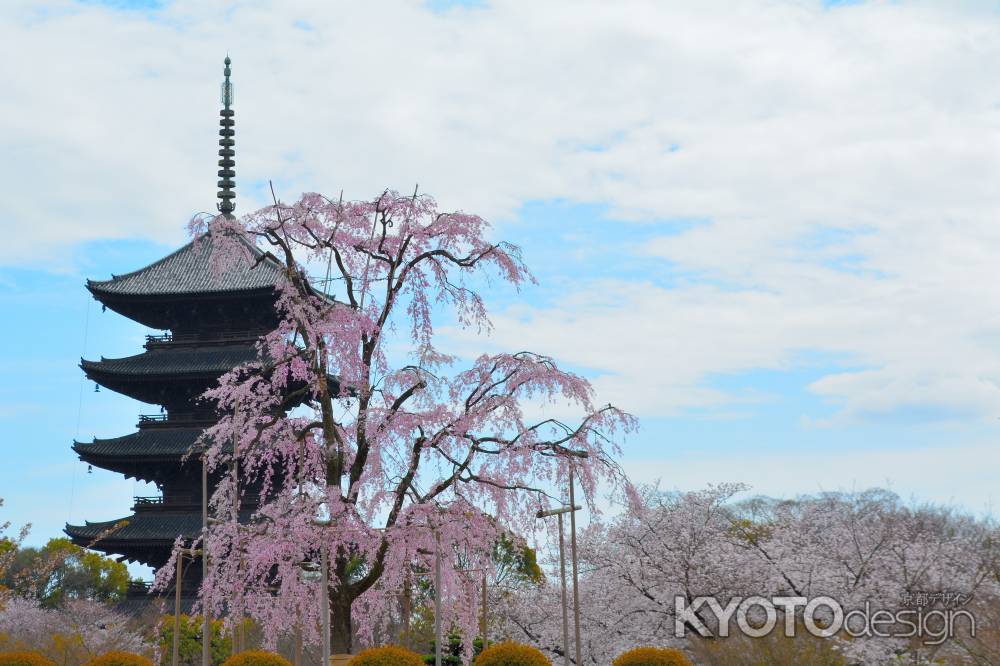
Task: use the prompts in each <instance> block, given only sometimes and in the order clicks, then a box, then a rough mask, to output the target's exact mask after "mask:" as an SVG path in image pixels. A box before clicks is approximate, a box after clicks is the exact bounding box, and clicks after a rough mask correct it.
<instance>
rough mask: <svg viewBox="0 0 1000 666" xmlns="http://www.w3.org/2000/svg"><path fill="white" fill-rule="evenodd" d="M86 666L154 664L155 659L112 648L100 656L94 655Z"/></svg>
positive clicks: (138, 665)
mask: <svg viewBox="0 0 1000 666" xmlns="http://www.w3.org/2000/svg"><path fill="white" fill-rule="evenodd" d="M86 666H153V660H152V659H150V658H149V657H144V656H142V655H141V654H135V653H134V652H123V651H121V650H112V651H111V652H106V653H104V654H102V655H100V656H99V657H94V658H93V659H91V660H90V661H88V662H87V663H86Z"/></svg>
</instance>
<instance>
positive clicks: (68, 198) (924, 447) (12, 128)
mask: <svg viewBox="0 0 1000 666" xmlns="http://www.w3.org/2000/svg"><path fill="white" fill-rule="evenodd" d="M834 5H835V6H834ZM372 25H378V26H379V30H378V31H374V32H373V31H370V30H369V28H368V27H369V26H372ZM275 44H281V45H282V47H281V48H277V47H275V46H274V45H275ZM227 50H228V51H229V53H230V54H231V55H232V56H233V61H234V65H233V71H234V80H235V82H236V90H237V96H236V99H237V103H236V109H237V116H236V118H237V174H238V175H237V184H238V192H239V199H238V205H239V209H238V210H239V211H241V212H247V211H249V210H251V209H252V208H253V207H255V206H259V205H263V204H264V203H266V197H265V187H266V183H267V182H268V180H269V179H271V180H273V181H274V183H275V186H276V188H277V190H278V192H279V193H280V194H281V196H283V197H284V198H293V197H295V196H296V195H297V194H298V193H299V192H302V191H320V192H324V193H327V194H330V195H332V196H336V195H337V194H338V193H339V191H340V190H341V189H343V190H344V194H345V196H346V197H348V198H364V197H368V196H372V195H375V194H377V193H378V192H379V191H381V190H382V189H383V188H385V187H387V186H388V187H394V188H397V189H399V190H403V191H409V190H411V189H412V187H413V185H414V183H419V184H420V189H421V191H423V192H428V193H431V194H433V195H435V196H436V197H437V198H438V199H439V201H440V202H441V205H442V207H444V208H461V209H464V210H468V211H474V212H478V213H480V214H483V215H484V216H486V217H487V218H489V219H491V220H493V221H494V224H495V234H496V236H497V238H503V239H507V240H511V241H513V242H516V243H518V244H520V245H521V246H522V247H523V249H524V254H525V258H526V259H527V261H528V263H529V265H530V266H531V267H532V268H533V270H534V271H535V273H536V275H537V276H538V278H539V281H540V284H539V285H538V286H537V287H529V288H528V289H526V290H525V291H523V292H522V293H520V294H518V293H514V292H511V291H510V290H506V289H503V288H495V287H491V288H490V289H489V290H488V304H489V305H490V307H491V309H492V311H493V313H494V322H495V324H496V327H495V330H494V332H493V334H492V336H491V337H489V338H480V337H476V336H474V335H472V334H471V333H469V332H462V331H458V330H455V329H452V328H448V327H445V328H444V329H443V330H442V331H441V335H442V342H443V343H444V344H445V345H446V346H448V347H449V348H452V349H455V350H458V352H459V353H461V354H464V355H472V354H474V353H476V352H477V351H479V350H482V349H506V350H510V349H514V348H523V347H525V346H527V347H528V348H531V349H533V350H535V351H539V352H542V353H547V354H551V355H553V356H555V357H556V358H558V359H561V360H562V361H563V362H564V364H565V365H566V366H567V367H569V368H572V369H574V370H576V371H579V372H581V373H584V374H585V375H587V376H588V377H590V378H591V379H592V381H593V382H594V384H595V387H596V388H597V391H598V394H599V397H600V398H601V399H602V400H610V401H613V402H614V403H616V404H618V405H620V406H622V407H624V408H625V409H627V410H629V411H632V412H633V413H635V414H636V415H637V416H639V418H640V419H641V423H642V428H641V431H640V433H639V434H638V435H636V436H634V437H632V438H631V439H630V440H628V441H627V442H626V444H625V453H624V456H623V460H622V463H623V465H624V467H625V469H626V470H627V471H629V473H630V474H632V475H633V477H634V478H635V479H636V480H638V481H643V482H654V481H656V480H660V482H661V485H662V486H664V487H668V488H679V489H685V490H686V489H695V488H700V487H703V486H704V485H706V484H708V483H718V482H723V481H743V482H746V483H749V484H751V485H752V486H753V488H754V491H756V492H761V493H766V494H770V495H779V496H792V495H795V494H798V493H805V492H816V491H819V490H834V489H852V488H863V487H868V486H871V485H888V486H889V487H891V488H893V489H894V490H896V491H897V492H899V493H900V494H902V495H904V496H907V497H913V498H915V499H916V500H920V501H924V500H926V501H935V502H945V503H952V504H957V505H959V506H961V507H964V508H966V509H968V510H971V511H975V512H983V511H988V510H990V508H991V505H992V503H993V502H994V501H996V500H997V496H996V489H995V488H996V484H995V482H994V480H995V474H994V473H993V472H992V470H994V469H996V466H997V465H998V464H1000V454H998V450H997V445H996V442H997V437H998V435H1000V431H998V429H1000V420H998V417H1000V282H998V281H997V280H996V270H997V269H996V266H997V265H998V261H997V259H998V258H1000V227H998V226H997V224H996V220H997V219H998V213H1000V189H998V188H997V187H996V183H998V182H1000V111H998V109H1000V80H998V79H1000V75H998V74H997V73H996V72H995V71H994V70H995V68H992V67H990V66H989V64H990V63H993V62H996V61H997V58H998V57H1000V52H998V51H1000V21H998V17H997V15H996V12H995V10H994V8H993V7H992V6H989V5H987V4H985V3H950V4H948V5H947V6H944V5H941V6H930V5H924V4H916V3H914V4H911V3H906V2H893V3H889V2H885V3H883V2H862V3H823V2H810V1H806V0H787V1H786V2H767V3H762V2H751V1H749V0H747V1H746V2H743V1H737V2H726V3H712V2H706V3H683V4H680V3H679V4H678V5H677V6H667V5H665V4H664V3H656V2H649V3H646V2H638V1H637V2H634V3H631V4H629V5H628V7H627V9H626V8H622V9H618V8H616V7H613V6H609V5H607V4H606V3H578V2H573V3H569V4H562V3H559V2H553V3H545V5H544V6H535V5H533V4H532V5H529V4H528V3H514V2H511V3H505V2H493V3H488V4H486V3H474V4H473V5H471V6H470V5H469V4H468V3H439V2H435V3H430V4H426V3H421V2H402V1H401V2H398V3H395V4H392V5H391V7H390V6H389V5H384V6H381V7H379V8H374V7H369V6H365V7H362V6H356V7H351V8H349V9H344V8H341V9H339V10H337V11H333V10H332V9H329V10H328V9H316V8H315V7H314V6H312V5H310V3H296V2H289V3H280V4H279V3H267V2H262V3H257V4H253V5H239V6H231V5H226V4H225V3H213V2H193V1H192V2H186V1H180V0H178V1H174V2H162V3H160V2H137V3H130V2H104V3H100V2H73V1H71V0H65V1H60V2H55V1H53V2H43V3H37V2H31V3H28V2H25V3H19V2H13V3H9V4H6V3H5V5H4V7H3V8H2V9H0V57H4V58H5V61H7V62H19V63H23V64H22V65H21V66H20V67H17V68H12V69H11V70H10V71H9V72H7V73H5V75H4V76H5V78H6V79H7V80H6V81H5V89H6V91H7V95H6V99H5V100H4V101H2V102H0V127H3V128H4V129H3V130H0V150H3V152H4V154H5V155H8V156H10V157H9V158H8V159H6V160H4V163H3V164H2V165H0V172H2V173H0V177H2V182H4V183H5V184H6V185H7V186H8V187H7V189H8V192H9V194H8V196H6V197H4V198H3V199H2V200H0V224H2V225H3V226H4V230H5V231H6V232H7V233H6V234H5V236H4V237H5V239H6V242H5V243H4V244H2V245H0V299H2V300H3V307H4V310H3V311H4V312H5V313H6V317H7V322H8V325H7V326H5V327H4V328H3V329H2V332H0V336H3V339H2V342H3V344H2V346H0V365H2V366H3V367H4V372H3V374H2V375H0V396H2V398H0V417H2V419H3V426H4V431H5V432H6V433H7V438H6V442H7V443H6V444H5V445H4V446H5V450H4V453H5V460H6V462H7V464H6V465H4V466H3V469H2V470H0V496H2V497H3V498H4V499H5V500H6V505H5V507H4V509H3V519H5V520H11V521H13V522H14V523H15V524H21V523H24V522H32V523H33V524H34V526H35V529H34V532H33V536H32V540H33V541H36V542H37V541H39V540H44V539H46V538H48V537H50V536H53V535H56V534H58V533H59V530H60V529H61V527H62V525H63V523H64V522H66V521H67V520H72V521H81V520H84V519H91V520H104V519H110V518H115V517H120V516H122V515H125V514H126V513H127V512H128V508H129V506H130V504H131V501H130V498H131V497H132V496H133V495H135V494H142V493H144V492H149V491H148V489H144V488H142V487H141V486H136V485H135V484H133V483H132V482H130V481H124V480H122V479H121V477H120V476H118V475H113V474H110V473H106V472H103V471H101V470H96V469H95V470H94V471H93V473H87V470H86V466H85V465H84V464H82V463H80V462H79V461H77V460H76V459H75V456H74V455H73V454H72V452H71V451H70V449H69V446H70V443H71V441H72V439H73V438H74V437H75V436H79V438H80V439H89V438H91V437H93V436H95V435H96V436H102V437H106V436H116V435H121V434H125V433H127V432H130V431H131V430H132V428H133V427H134V423H135V420H136V415H137V414H139V413H142V412H148V411H151V409H155V408H150V407H148V406H141V405H139V404H138V403H136V402H134V401H131V400H129V399H126V398H123V397H121V396H116V395H114V394H113V393H111V392H109V391H101V392H98V393H95V392H94V391H93V384H90V383H87V382H85V381H83V377H82V373H81V372H80V371H79V369H78V367H77V363H78V362H79V358H80V356H81V355H83V356H86V357H88V358H95V357H99V356H101V355H105V356H109V357H113V356H122V355H127V354H131V353H135V352H136V351H138V350H139V349H140V348H141V344H142V340H143V337H142V336H143V335H144V334H145V333H146V332H147V331H145V330H144V329H143V328H142V327H140V326H139V325H137V324H134V323H131V322H128V321H127V320H124V319H123V318H122V317H120V316H118V315H116V314H114V313H112V312H101V308H100V306H99V304H98V303H96V302H95V301H92V299H90V296H89V294H88V292H87V291H86V290H85V289H84V281H85V279H86V278H88V277H92V278H106V277H107V276H108V275H110V274H112V273H121V272H125V271H129V270H133V269H135V268H136V267H139V266H142V265H144V264H146V263H148V262H150V261H152V260H154V259H156V258H158V257H160V256H162V255H163V254H165V253H167V252H169V251H170V250H172V249H173V248H175V247H176V246H177V245H179V244H180V243H182V242H184V240H185V236H184V231H183V227H184V224H185V222H186V220H187V219H188V218H189V217H190V216H191V215H192V214H193V213H195V212H198V211H199V210H205V209H209V208H211V206H212V205H213V196H214V181H215V180H216V179H215V175H214V170H215V166H214V159H216V158H215V156H214V151H215V141H216V139H217V137H216V135H215V132H216V122H217V110H216V107H217V93H218V80H219V78H220V75H221V59H222V57H223V56H224V55H225V52H226V51H227ZM40 174H44V177H42V176H40Z"/></svg>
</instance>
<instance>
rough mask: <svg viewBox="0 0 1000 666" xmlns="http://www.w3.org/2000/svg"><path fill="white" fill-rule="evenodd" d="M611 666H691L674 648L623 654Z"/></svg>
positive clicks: (636, 649) (653, 648)
mask: <svg viewBox="0 0 1000 666" xmlns="http://www.w3.org/2000/svg"><path fill="white" fill-rule="evenodd" d="M611 666H691V660H690V659H688V658H687V656H686V655H685V654H684V653H683V652H681V651H680V650H677V649H675V648H659V647H648V646H647V647H637V648H635V649H633V650H629V651H628V652H623V653H622V654H620V655H618V658H617V659H615V660H614V661H613V662H611Z"/></svg>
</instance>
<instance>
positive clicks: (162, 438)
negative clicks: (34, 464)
mask: <svg viewBox="0 0 1000 666" xmlns="http://www.w3.org/2000/svg"><path fill="white" fill-rule="evenodd" d="M202 432H204V429H203V428H150V429H141V430H138V431H137V432H134V433H132V434H131V435H125V436H124V437H112V438H110V439H97V438H96V437H95V438H94V441H93V442H77V441H74V442H73V450H74V451H76V452H77V453H78V454H80V457H81V458H82V459H84V460H99V459H103V458H119V457H122V458H124V457H128V458H136V457H138V458H175V457H178V456H182V455H184V454H185V453H187V452H188V451H189V450H191V447H192V446H194V443H195V441H197V439H198V437H199V436H201V433H202Z"/></svg>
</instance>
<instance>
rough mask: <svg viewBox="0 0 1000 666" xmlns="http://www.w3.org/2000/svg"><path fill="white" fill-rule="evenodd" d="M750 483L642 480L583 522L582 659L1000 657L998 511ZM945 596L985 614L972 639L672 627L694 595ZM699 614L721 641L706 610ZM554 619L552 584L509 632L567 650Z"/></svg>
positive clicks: (934, 599)
mask: <svg viewBox="0 0 1000 666" xmlns="http://www.w3.org/2000/svg"><path fill="white" fill-rule="evenodd" d="M746 490H747V488H746V486H743V485H740V484H731V483H730V484H721V485H719V486H714V487H710V488H707V489H704V490H700V491H695V492H687V493H664V492H660V491H659V490H658V489H656V488H654V487H647V488H644V489H642V492H641V493H640V497H641V502H638V503H637V504H634V505H632V506H630V507H629V511H627V512H623V513H622V514H621V515H619V516H618V517H617V518H615V519H614V520H611V521H609V522H607V523H603V524H602V523H594V524H592V525H591V526H590V527H589V528H588V530H587V531H586V533H585V534H584V535H583V538H582V539H581V540H580V557H581V568H582V572H583V573H582V578H581V583H580V585H581V587H580V593H581V612H582V616H583V628H584V631H583V635H584V640H585V645H584V654H585V659H586V661H587V663H591V664H607V663H610V662H611V660H612V659H613V658H614V657H615V656H617V655H618V654H620V653H621V652H623V651H625V650H626V649H629V648H632V647H635V646H637V645H646V644H667V645H675V646H677V647H681V648H685V649H689V650H691V651H692V652H693V653H694V655H695V656H696V657H698V659H699V662H704V663H712V664H751V663H771V664H800V663H817V664H820V663H822V664H893V663H900V659H903V660H904V663H977V664H979V663H981V664H992V663H998V659H1000V622H998V620H1000V530H998V528H997V525H996V524H995V522H993V521H992V520H991V519H989V518H981V517H974V516H970V515H968V514H965V513H962V512H960V511H956V510H954V509H952V508H949V507H942V506H933V505H915V504H910V503H906V502H903V501H901V500H900V499H899V498H898V497H897V496H896V495H894V494H893V493H891V492H889V491H885V490H880V489H871V490H867V491H863V492H862V491H859V492H851V493H837V492H832V493H823V494H820V495H816V496H806V497H801V498H797V499H794V500H774V499H770V498H763V497H757V498H752V499H748V500H739V496H740V494H741V493H743V492H745V491H746ZM553 582H555V581H553ZM940 593H947V594H952V595H962V596H961V599H962V600H963V601H964V604H963V605H962V606H961V608H964V609H967V610H969V611H970V612H971V613H972V614H973V615H974V616H975V618H976V621H977V632H976V633H977V636H976V637H975V638H973V637H971V636H969V635H967V632H961V631H960V633H965V635H960V636H959V637H958V638H957V639H955V640H947V641H944V642H942V643H941V644H940V645H931V644H927V643H925V642H924V641H922V640H920V639H914V640H907V639H902V638H891V637H878V636H861V637H858V638H849V637H847V636H845V635H839V636H836V637H833V638H831V639H815V640H811V637H810V636H808V635H807V634H806V633H805V632H803V631H800V632H799V634H798V635H797V637H796V639H795V640H794V641H783V640H782V639H781V637H780V634H781V633H782V632H781V630H780V627H783V626H784V624H783V622H784V619H783V618H781V617H779V620H778V627H779V629H778V630H776V631H775V632H773V635H772V636H769V637H768V638H767V639H762V640H753V641H751V640H748V639H745V638H742V637H740V636H739V635H738V632H736V631H735V630H734V633H733V634H731V636H730V638H726V639H714V640H699V639H698V638H697V633H696V631H695V628H694V627H692V626H688V628H687V632H686V638H685V639H679V638H677V636H676V634H675V615H676V614H675V602H674V600H675V597H676V596H678V595H680V596H682V597H684V598H685V599H687V600H688V602H689V603H690V602H691V600H693V599H694V598H695V597H699V596H714V597H716V598H717V599H718V600H719V602H720V603H721V604H722V605H723V606H725V605H726V603H727V601H728V600H729V598H730V597H734V596H739V597H744V598H745V597H748V596H753V595H760V596H763V597H767V598H770V597H776V596H804V597H807V598H816V597H819V596H830V597H833V598H834V599H836V600H837V601H838V602H840V603H841V605H842V606H843V607H844V609H845V610H851V609H855V608H864V606H865V604H866V603H869V604H870V607H871V609H872V610H877V609H890V610H894V609H911V610H915V609H918V608H921V609H922V610H923V611H924V612H927V611H931V610H934V609H941V608H945V607H947V606H948V600H947V599H945V598H942V597H940V596H938V595H939V594H940ZM954 599H956V600H957V597H956V598H954ZM798 610H799V612H801V607H800V608H799V609H798ZM779 611H780V609H779ZM696 615H697V616H698V617H699V618H700V620H701V621H702V623H703V624H704V625H705V626H707V627H708V628H709V630H710V631H711V632H712V633H713V634H715V635H718V632H717V626H716V623H715V622H714V615H712V614H711V612H709V609H708V607H707V606H705V607H702V609H701V610H700V611H699V612H697V613H696ZM560 617H561V616H560V612H559V597H558V587H557V586H556V585H554V584H552V583H550V584H548V585H545V586H543V587H541V588H538V589H534V590H527V591H524V592H522V593H520V595H519V596H518V598H517V599H516V601H515V602H514V603H512V604H511V605H510V610H509V612H508V614H507V617H506V624H505V630H506V631H507V632H508V633H509V635H511V636H513V637H516V638H518V639H520V640H527V641H530V642H532V643H535V644H537V645H539V646H541V647H543V648H544V649H546V650H548V651H549V652H550V653H552V654H553V655H559V654H561V651H562V634H561V624H560ZM963 622H964V620H963ZM934 628H935V630H936V625H935V627H934ZM958 628H959V629H960V630H964V629H966V626H965V624H961V623H959V624H958ZM926 638H927V639H928V640H929V641H930V642H934V641H933V638H932V637H926ZM934 659H937V660H940V661H933V662H932V660H934Z"/></svg>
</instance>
